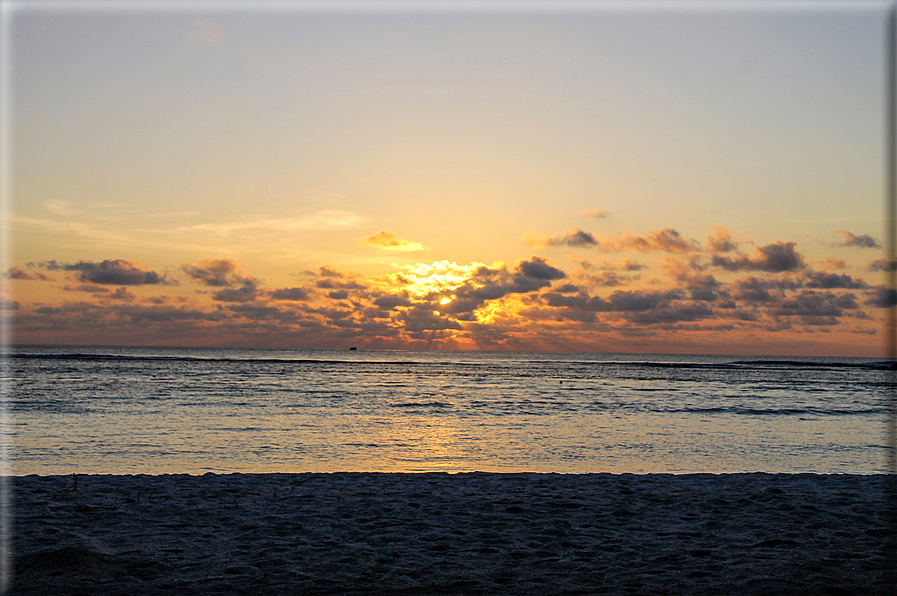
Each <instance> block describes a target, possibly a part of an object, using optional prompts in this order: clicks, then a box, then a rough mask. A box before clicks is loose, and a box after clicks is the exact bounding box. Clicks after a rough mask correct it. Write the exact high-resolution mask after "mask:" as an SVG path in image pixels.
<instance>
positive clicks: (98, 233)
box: [0, 3, 894, 356]
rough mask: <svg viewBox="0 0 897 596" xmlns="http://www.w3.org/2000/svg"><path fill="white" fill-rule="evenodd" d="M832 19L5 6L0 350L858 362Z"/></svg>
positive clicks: (871, 212) (865, 258) (879, 331)
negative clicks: (9, 58)
mask: <svg viewBox="0 0 897 596" xmlns="http://www.w3.org/2000/svg"><path fill="white" fill-rule="evenodd" d="M855 6H857V8H856V10H854V11H849V10H840V11H835V13H826V12H824V11H822V10H821V11H818V12H813V11H795V12H789V11H772V12H769V13H764V12H762V11H749V12H745V13H739V12H737V11H736V12H729V11H725V10H711V11H709V12H707V13H698V12H695V11H693V10H689V11H681V10H680V11H675V10H674V11H673V12H672V13H671V14H664V15H653V14H651V13H650V12H646V11H636V12H633V13H627V12H625V11H620V10H617V11H607V10H596V11H593V12H590V11H584V12H583V11H582V9H577V10H568V11H567V12H564V11H558V12H556V13H555V12H547V11H536V12H532V11H530V12H527V11H526V10H522V11H521V10H514V9H501V10H495V11H493V12H488V13H485V14H483V13H476V12H475V13H473V14H471V13H467V12H463V11H452V10H447V9H442V10H441V11H436V12H433V11H427V10H419V9H409V8H408V7H406V9H405V10H404V11H402V10H398V9H373V8H372V9H369V10H368V11H367V12H361V11H355V12H352V11H335V12H327V11H326V10H324V9H321V8H318V9H315V10H310V9H309V10H296V11H292V12H291V11H287V12H286V13H285V14H266V13H265V12H264V11H253V10H248V9H246V10H243V11H241V10H224V9H220V10H218V11H217V12H216V9H215V8H214V7H212V6H210V10H209V11H208V12H207V13H205V14H201V15H200V14H195V13H193V12H190V11H189V10H188V9H187V8H185V9H184V10H170V11H169V12H158V13H145V12H143V13H139V14H135V13H133V12H129V11H128V10H127V9H120V10H114V9H111V8H108V9H104V10H103V11H100V10H97V11H70V12H65V11H64V10H63V9H62V8H59V9H58V10H55V11H29V10H28V9H27V8H24V7H22V8H19V9H18V12H15V13H14V14H13V16H12V17H11V20H10V22H9V23H8V25H7V26H8V27H9V28H10V30H11V31H12V32H13V33H14V34H15V35H14V41H12V42H11V43H12V45H13V48H14V50H15V51H14V53H13V56H14V63H13V67H12V68H11V70H10V71H8V73H7V76H8V77H9V79H10V80H11V82H12V89H13V91H12V92H11V95H12V99H14V103H13V104H12V105H13V106H14V108H13V109H12V110H11V111H10V115H9V119H10V120H11V123H12V124H14V127H13V128H12V130H14V133H13V134H12V136H11V137H10V138H9V139H8V142H7V144H8V145H9V146H11V147H12V149H13V150H12V156H11V158H10V159H11V165H10V167H11V171H12V172H13V177H12V180H13V181H12V183H11V191H10V196H8V197H6V199H5V203H4V204H5V206H6V213H5V214H4V226H5V231H6V234H7V236H8V242H9V250H7V254H6V257H5V264H4V267H3V271H2V279H3V287H2V302H0V306H2V314H3V316H4V317H6V320H7V322H8V324H9V325H10V328H11V330H12V334H11V336H10V338H11V341H13V342H15V343H17V344H96V345H105V344H110V345H159V346H162V345H171V346H243V347H250V346H258V347H281V348H293V347H295V348H348V347H349V346H357V347H358V348H360V349H363V348H390V349H460V350H469V349H485V350H524V351H571V352H573V351H585V352H659V353H730V354H770V355H772V354H797V355H800V354H806V355H842V356H881V355H882V354H883V353H884V351H885V337H886V335H887V334H886V332H885V324H886V316H885V315H886V312H887V309H888V308H889V307H890V306H891V305H893V303H894V291H893V290H888V289H887V288H886V287H885V286H884V280H885V276H886V273H887V272H888V271H889V270H892V269H893V267H894V263H893V262H889V261H888V260H887V259H886V258H885V255H884V252H883V244H884V240H885V239H884V238H883V233H884V232H883V230H884V221H883V211H884V207H883V196H884V190H883V181H884V175H883V173H884V168H883V163H884V162H883V147H884V142H883V139H884V137H883V134H884V132H883V131H884V125H883V122H884V120H883V109H884V108H883V104H882V102H883V96H884V95H883V85H884V78H883V74H882V72H881V71H882V68H883V63H882V55H883V54H882V44H883V39H884V37H883V35H884V22H885V16H884V15H885V11H884V9H883V8H880V7H879V6H878V5H877V4H874V3H870V4H866V3H859V4H856V5H855ZM193 9H195V7H193ZM193 9H190V10H193ZM661 17H663V18H661Z"/></svg>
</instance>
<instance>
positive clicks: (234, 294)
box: [212, 284, 258, 302]
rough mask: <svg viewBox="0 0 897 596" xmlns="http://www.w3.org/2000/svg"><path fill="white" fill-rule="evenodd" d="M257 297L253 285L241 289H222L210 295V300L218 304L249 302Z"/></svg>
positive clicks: (256, 289) (256, 290)
mask: <svg viewBox="0 0 897 596" xmlns="http://www.w3.org/2000/svg"><path fill="white" fill-rule="evenodd" d="M256 296H258V288H256V287H255V285H253V284H247V285H244V286H243V287H241V288H224V289H223V290H218V291H217V292H215V293H214V294H212V300H217V301H219V302H251V301H253V300H255V298H256Z"/></svg>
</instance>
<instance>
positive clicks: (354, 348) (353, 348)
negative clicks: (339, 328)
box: [349, 346, 358, 352]
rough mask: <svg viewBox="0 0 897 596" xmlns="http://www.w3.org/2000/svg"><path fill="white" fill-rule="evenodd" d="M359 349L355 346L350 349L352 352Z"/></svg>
mask: <svg viewBox="0 0 897 596" xmlns="http://www.w3.org/2000/svg"><path fill="white" fill-rule="evenodd" d="M357 349H358V348H356V347H355V346H352V347H351V348H349V351H350V352H351V351H352V350H357Z"/></svg>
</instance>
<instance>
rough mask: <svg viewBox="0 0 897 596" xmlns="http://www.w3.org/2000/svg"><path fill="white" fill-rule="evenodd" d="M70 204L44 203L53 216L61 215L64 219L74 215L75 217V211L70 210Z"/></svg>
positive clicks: (57, 201) (53, 201)
mask: <svg viewBox="0 0 897 596" xmlns="http://www.w3.org/2000/svg"><path fill="white" fill-rule="evenodd" d="M69 204H70V203H69V202H68V201H59V200H51V201H44V207H46V209H47V211H49V212H50V213H52V214H53V215H59V216H62V217H71V216H72V215H75V211H74V210H73V209H71V208H69Z"/></svg>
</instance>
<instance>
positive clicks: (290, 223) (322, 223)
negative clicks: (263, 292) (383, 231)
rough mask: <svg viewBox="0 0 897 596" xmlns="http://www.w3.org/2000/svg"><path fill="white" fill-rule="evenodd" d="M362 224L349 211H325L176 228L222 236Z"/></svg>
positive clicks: (343, 227) (357, 217) (323, 228)
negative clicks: (248, 231) (305, 214)
mask: <svg viewBox="0 0 897 596" xmlns="http://www.w3.org/2000/svg"><path fill="white" fill-rule="evenodd" d="M362 223H364V219H363V218H362V217H361V216H359V215H356V214H354V213H352V212H351V211H343V210H340V209H325V210H323V211H318V212H317V213H314V214H312V215H307V216H302V217H281V218H275V219H260V220H253V219H251V218H245V219H242V220H240V221H233V222H223V223H212V224H196V225H192V226H181V227H180V228H178V231H179V232H186V231H199V232H212V233H215V234H218V235H222V236H224V235H228V234H230V233H232V232H238V231H242V230H262V231H264V232H266V233H270V232H273V231H278V232H294V231H298V230H337V229H346V228H357V227H358V226H360V225H361V224H362Z"/></svg>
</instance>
